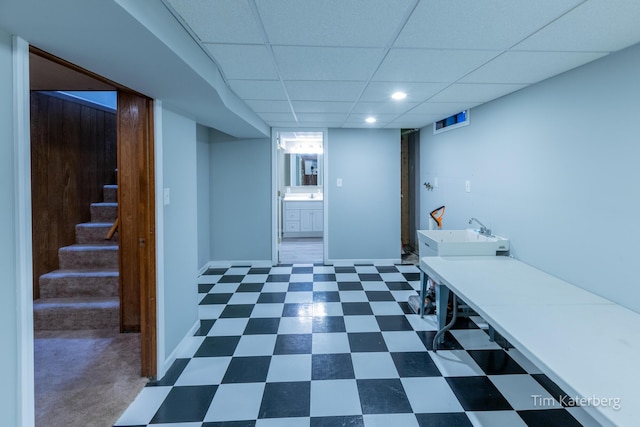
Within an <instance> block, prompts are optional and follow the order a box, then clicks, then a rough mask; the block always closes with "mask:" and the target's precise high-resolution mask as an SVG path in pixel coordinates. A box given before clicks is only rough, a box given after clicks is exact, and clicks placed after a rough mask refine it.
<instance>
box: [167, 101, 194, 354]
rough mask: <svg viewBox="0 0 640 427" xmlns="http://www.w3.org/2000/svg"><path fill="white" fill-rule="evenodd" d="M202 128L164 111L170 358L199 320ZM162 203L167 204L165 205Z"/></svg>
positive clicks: (168, 340) (169, 111)
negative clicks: (168, 198)
mask: <svg viewBox="0 0 640 427" xmlns="http://www.w3.org/2000/svg"><path fill="white" fill-rule="evenodd" d="M196 153H197V142H196V123H195V122H194V121H193V120H190V119H188V118H185V117H183V116H181V115H179V114H177V113H174V112H172V111H171V110H168V109H166V108H165V109H163V111H162V156H163V170H162V179H163V187H164V188H169V190H170V195H171V203H170V204H169V205H166V206H164V227H163V230H164V296H163V297H164V319H165V324H164V328H165V336H164V339H165V352H166V353H165V354H166V355H167V356H168V355H170V354H171V352H172V351H173V350H174V349H175V348H176V347H177V345H178V344H179V343H180V341H181V340H182V339H183V338H184V337H185V335H186V334H187V333H188V332H189V330H190V329H191V328H192V327H193V325H194V324H195V322H196V321H197V317H198V312H197V307H198V301H197V295H198V286H197V276H198V228H197V227H198V203H197V196H198V195H197V189H198V182H197V173H196V165H197V159H196ZM159 203H162V201H159Z"/></svg>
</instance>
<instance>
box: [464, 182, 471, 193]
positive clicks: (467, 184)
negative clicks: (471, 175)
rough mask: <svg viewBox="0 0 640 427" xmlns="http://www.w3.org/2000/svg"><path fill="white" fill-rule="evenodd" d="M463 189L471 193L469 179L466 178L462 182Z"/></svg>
mask: <svg viewBox="0 0 640 427" xmlns="http://www.w3.org/2000/svg"><path fill="white" fill-rule="evenodd" d="M464 189H465V191H466V192H467V193H471V181H470V180H467V181H466V182H465V183H464Z"/></svg>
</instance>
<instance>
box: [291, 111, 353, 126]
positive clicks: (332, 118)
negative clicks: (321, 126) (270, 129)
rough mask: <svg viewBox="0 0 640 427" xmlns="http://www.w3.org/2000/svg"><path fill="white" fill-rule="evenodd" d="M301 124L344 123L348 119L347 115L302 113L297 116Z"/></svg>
mask: <svg viewBox="0 0 640 427" xmlns="http://www.w3.org/2000/svg"><path fill="white" fill-rule="evenodd" d="M296 115H297V116H298V120H299V121H301V122H314V123H316V124H317V122H336V123H338V122H343V121H344V120H345V119H346V118H347V113H300V114H297V113H296Z"/></svg>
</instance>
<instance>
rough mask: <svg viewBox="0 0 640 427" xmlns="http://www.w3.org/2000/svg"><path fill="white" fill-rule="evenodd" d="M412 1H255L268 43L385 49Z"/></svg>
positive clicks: (410, 6) (411, 5)
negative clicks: (380, 47) (378, 47)
mask: <svg viewBox="0 0 640 427" xmlns="http://www.w3.org/2000/svg"><path fill="white" fill-rule="evenodd" d="M414 3H415V1H414V0H394V1H392V2H391V1H388V0H349V1H344V0H323V1H300V0H278V1H274V0H256V6H257V7H258V11H259V14H260V17H261V18H262V22H263V24H264V27H265V31H266V33H267V37H268V38H269V42H270V43H271V44H274V45H277V44H280V45H290V46H291V45H297V46H301V45H303V46H359V47H373V46H386V45H387V44H388V43H390V42H391V41H392V37H393V36H394V34H395V31H397V29H398V28H399V27H400V25H401V24H402V22H403V20H404V16H405V15H406V14H407V13H408V12H409V11H410V9H411V8H412V7H413V4H414Z"/></svg>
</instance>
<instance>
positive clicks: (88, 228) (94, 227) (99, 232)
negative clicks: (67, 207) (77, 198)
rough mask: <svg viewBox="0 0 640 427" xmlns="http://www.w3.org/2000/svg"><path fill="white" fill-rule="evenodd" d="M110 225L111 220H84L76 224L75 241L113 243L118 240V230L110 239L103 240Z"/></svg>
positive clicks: (80, 242) (111, 223)
mask: <svg viewBox="0 0 640 427" xmlns="http://www.w3.org/2000/svg"><path fill="white" fill-rule="evenodd" d="M112 226H113V222H85V223H82V224H78V225H76V243H79V244H91V243H105V242H111V243H115V242H117V241H118V232H116V233H115V234H114V235H113V238H112V239H111V240H105V237H106V236H107V233H108V232H109V230H111V227H112Z"/></svg>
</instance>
